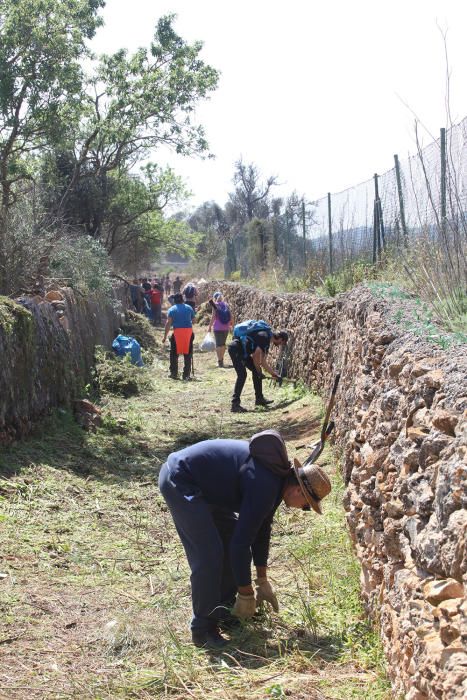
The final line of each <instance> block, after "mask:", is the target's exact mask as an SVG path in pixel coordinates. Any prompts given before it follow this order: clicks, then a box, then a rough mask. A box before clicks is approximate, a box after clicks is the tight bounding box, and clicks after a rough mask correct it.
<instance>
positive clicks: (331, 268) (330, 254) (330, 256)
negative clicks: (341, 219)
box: [328, 192, 334, 275]
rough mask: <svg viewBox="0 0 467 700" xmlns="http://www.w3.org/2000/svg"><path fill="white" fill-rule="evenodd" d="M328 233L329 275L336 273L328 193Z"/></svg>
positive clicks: (329, 195)
mask: <svg viewBox="0 0 467 700" xmlns="http://www.w3.org/2000/svg"><path fill="white" fill-rule="evenodd" d="M328 233H329V274H330V275H332V274H333V272H334V263H333V259H332V217H331V193H330V192H328Z"/></svg>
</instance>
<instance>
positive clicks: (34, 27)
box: [0, 0, 104, 192]
mask: <svg viewBox="0 0 467 700" xmlns="http://www.w3.org/2000/svg"><path fill="white" fill-rule="evenodd" d="M103 5H104V1H103V0H70V1H69V2H66V3H65V2H61V0H4V1H3V2H2V4H1V6H0V134H1V136H0V154H1V155H0V161H1V164H2V178H1V181H0V184H1V185H2V187H3V190H4V192H5V188H7V189H8V188H9V187H10V186H11V185H12V184H13V182H16V181H17V180H18V179H24V178H28V177H29V173H28V171H27V164H26V162H25V161H24V160H23V156H24V155H25V154H27V153H30V152H31V150H33V149H38V148H41V147H42V146H43V145H44V144H45V143H50V142H56V141H57V140H59V139H60V138H61V137H62V134H63V133H66V127H67V124H68V123H69V121H70V120H72V121H74V120H75V119H76V117H77V115H78V114H79V112H80V109H81V102H82V84H83V73H82V63H81V62H82V59H83V57H84V56H85V55H87V53H88V51H87V49H86V44H85V42H86V40H87V39H90V38H91V37H92V36H93V35H94V33H95V30H96V28H97V27H98V26H99V24H101V20H100V18H98V16H97V11H98V10H99V8H100V7H102V6H103Z"/></svg>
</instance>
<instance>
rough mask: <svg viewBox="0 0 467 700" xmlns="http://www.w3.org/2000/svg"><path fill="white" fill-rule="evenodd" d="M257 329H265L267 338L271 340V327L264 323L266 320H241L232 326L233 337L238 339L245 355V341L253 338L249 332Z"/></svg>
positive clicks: (246, 352) (254, 331) (246, 353)
mask: <svg viewBox="0 0 467 700" xmlns="http://www.w3.org/2000/svg"><path fill="white" fill-rule="evenodd" d="M258 331H265V332H266V333H267V334H268V337H269V340H271V338H272V329H271V326H270V325H269V324H268V323H266V321H252V320H249V321H242V323H237V325H236V326H234V329H233V337H234V339H235V340H239V341H240V342H241V344H242V347H243V354H244V355H245V357H246V356H247V355H248V351H247V347H246V344H247V341H248V340H253V339H252V338H251V334H252V333H256V332H258Z"/></svg>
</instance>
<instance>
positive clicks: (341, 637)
mask: <svg viewBox="0 0 467 700" xmlns="http://www.w3.org/2000/svg"><path fill="white" fill-rule="evenodd" d="M200 336H201V334H200ZM158 338H159V339H160V333H159V332H158ZM167 366H168V355H167V353H166V352H165V351H159V353H158V355H157V357H156V359H155V361H154V365H153V366H152V367H151V368H148V369H147V370H145V371H146V372H147V374H148V375H149V376H150V378H151V383H152V386H151V388H150V389H149V390H148V391H147V392H146V393H145V394H143V395H141V396H137V397H134V398H131V399H122V398H117V397H112V396H104V397H102V404H103V407H104V416H105V419H104V426H103V427H102V428H101V429H99V430H98V431H97V432H96V433H95V434H90V433H84V432H83V431H82V430H81V429H80V428H78V427H77V425H76V424H75V423H74V421H73V420H72V418H71V416H70V415H68V414H67V413H63V412H57V413H56V414H55V415H54V416H53V417H52V418H51V419H50V420H49V421H47V423H46V424H44V425H42V426H41V427H40V428H39V429H38V430H37V433H36V435H35V436H33V437H32V438H31V439H29V440H28V441H26V442H24V443H22V444H20V445H17V446H16V447H14V448H12V449H10V450H7V451H4V452H2V453H1V454H0V475H1V477H2V478H1V480H0V499H1V500H0V504H1V505H0V507H1V511H0V539H1V541H2V551H1V555H0V698H8V699H9V700H10V699H11V700H16V699H19V698H21V699H23V698H33V699H35V698H41V699H42V698H47V699H51V698H54V699H58V698H60V699H61V698H77V699H80V700H81V699H87V698H94V699H96V700H97V699H100V700H103V699H106V700H107V699H109V700H110V699H113V698H142V699H146V698H161V697H171V698H173V699H180V700H182V699H183V700H185V699H186V698H199V699H200V698H211V699H212V700H218V699H228V700H230V699H234V698H235V699H240V698H247V697H248V698H285V697H290V698H295V699H297V700H298V699H299V698H303V699H305V698H371V699H372V700H374V699H378V698H379V699H382V698H389V697H390V694H389V691H388V686H387V683H386V681H385V679H384V677H383V675H382V674H381V671H380V669H381V665H382V661H381V650H380V648H379V645H378V644H377V642H376V641H375V638H374V635H373V632H372V631H371V629H370V627H369V626H368V624H367V623H366V622H365V620H364V616H363V614H362V610H361V607H360V603H359V599H358V567H357V565H356V562H355V560H354V558H353V556H352V554H351V551H350V546H349V542H348V538H347V535H346V533H345V527H344V518H343V512H342V509H341V506H340V499H341V496H342V489H341V485H340V481H339V478H338V477H336V476H335V475H334V477H333V478H334V490H333V494H332V496H331V497H330V498H328V499H327V505H326V509H325V511H326V512H325V515H324V516H323V517H321V518H319V517H318V516H316V515H314V514H312V515H310V514H305V513H302V512H295V511H292V510H287V509H286V508H282V507H281V509H280V511H279V513H278V515H277V519H276V523H275V528H274V541H273V544H272V547H271V578H272V580H273V581H274V585H275V587H276V589H277V592H278V596H279V599H280V604H281V610H280V613H279V615H271V614H270V613H269V612H267V611H266V612H264V613H263V614H262V615H261V616H260V617H259V618H258V620H255V621H254V622H251V623H247V624H245V625H244V627H243V628H242V629H241V630H240V631H239V632H238V633H236V634H235V635H234V636H233V637H232V645H231V647H229V648H228V650H227V652H225V653H222V654H220V655H217V656H216V655H209V654H207V653H205V652H203V651H201V650H198V649H196V648H194V647H193V646H192V645H191V644H190V643H189V632H188V622H189V618H190V595H189V578H188V571H187V566H186V562H185V558H184V555H183V552H182V549H181V545H180V543H179V541H178V538H177V536H176V533H175V531H174V528H173V525H172V522H171V518H170V516H169V514H168V513H167V510H166V507H165V504H164V502H163V500H162V499H161V497H160V495H159V494H158V491H157V488H156V479H157V472H158V469H159V466H160V465H161V464H162V463H163V461H164V460H165V458H166V456H167V454H168V453H169V452H170V451H172V450H174V449H177V448H180V447H181V446H183V445H187V444H190V443H192V442H195V441H197V440H201V439H205V438H212V437H221V436H224V437H227V436H228V437H238V438H245V437H249V436H250V435H251V434H252V433H254V432H256V431H258V430H260V429H262V428H265V427H276V428H278V429H280V430H281V431H282V432H283V434H284V436H285V438H286V440H287V444H288V448H289V452H290V454H291V455H292V456H293V455H295V454H296V455H298V456H299V457H300V456H301V457H304V456H305V455H306V453H307V450H306V448H305V445H306V444H307V443H308V442H310V441H311V440H312V439H315V437H316V433H317V431H318V430H319V424H320V419H321V406H320V404H319V402H318V401H317V400H316V399H315V398H314V397H313V396H312V395H311V394H309V393H307V392H305V391H304V390H303V388H301V387H294V386H293V385H291V384H289V385H287V386H284V387H283V388H281V389H277V388H273V387H269V386H267V387H266V389H267V390H266V392H265V393H266V394H267V395H268V396H269V397H271V398H274V399H275V404H274V407H273V409H271V410H264V409H257V410H254V407H253V404H254V400H253V392H252V387H251V380H250V379H248V381H247V389H246V391H245V400H244V404H245V406H246V407H247V408H249V409H251V410H250V411H249V412H248V413H246V414H244V415H238V414H231V413H230V412H229V397H230V394H231V391H232V386H233V381H234V373H233V370H232V369H218V368H217V366H216V362H215V359H214V355H213V354H209V355H201V354H199V353H196V356H195V372H196V375H195V376H196V379H195V381H193V382H181V381H179V382H174V381H172V380H170V379H168V377H167V374H168V372H167ZM321 464H326V466H327V468H328V469H329V470H330V472H332V473H334V472H335V469H334V467H333V465H332V462H331V455H330V453H329V452H328V451H325V452H324V453H323V455H322V458H321Z"/></svg>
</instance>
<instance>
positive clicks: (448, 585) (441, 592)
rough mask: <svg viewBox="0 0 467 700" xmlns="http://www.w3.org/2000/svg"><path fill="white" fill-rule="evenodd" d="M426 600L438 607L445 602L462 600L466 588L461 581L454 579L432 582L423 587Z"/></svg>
mask: <svg viewBox="0 0 467 700" xmlns="http://www.w3.org/2000/svg"><path fill="white" fill-rule="evenodd" d="M423 593H424V595H425V598H426V599H427V601H428V602H429V603H431V604H432V605H438V603H441V602H442V601H443V600H449V599H450V598H460V597H461V596H463V595H464V587H463V585H462V584H461V583H459V581H456V580H455V579H453V578H448V579H444V580H442V581H430V582H429V583H426V584H425V586H424V587H423Z"/></svg>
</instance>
